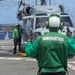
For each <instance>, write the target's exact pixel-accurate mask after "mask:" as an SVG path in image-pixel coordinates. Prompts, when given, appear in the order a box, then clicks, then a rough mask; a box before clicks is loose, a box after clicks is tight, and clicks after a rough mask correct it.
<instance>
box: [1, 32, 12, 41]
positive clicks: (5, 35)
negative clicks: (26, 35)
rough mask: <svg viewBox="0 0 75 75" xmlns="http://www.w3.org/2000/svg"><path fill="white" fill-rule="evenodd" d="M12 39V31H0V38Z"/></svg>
mask: <svg viewBox="0 0 75 75" xmlns="http://www.w3.org/2000/svg"><path fill="white" fill-rule="evenodd" d="M6 39H12V32H0V40H6Z"/></svg>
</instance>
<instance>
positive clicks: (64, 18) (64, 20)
mask: <svg viewBox="0 0 75 75" xmlns="http://www.w3.org/2000/svg"><path fill="white" fill-rule="evenodd" d="M61 18H62V21H63V22H64V26H68V27H73V24H72V22H71V18H70V17H68V16H67V17H66V16H64V17H61Z"/></svg>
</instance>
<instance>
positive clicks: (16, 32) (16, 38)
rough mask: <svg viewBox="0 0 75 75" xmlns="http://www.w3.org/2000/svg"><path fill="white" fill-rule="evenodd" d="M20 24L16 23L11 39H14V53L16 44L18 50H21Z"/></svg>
mask: <svg viewBox="0 0 75 75" xmlns="http://www.w3.org/2000/svg"><path fill="white" fill-rule="evenodd" d="M20 27H21V26H20V24H16V26H15V29H14V30H13V35H12V37H13V41H14V53H13V54H16V50H17V45H18V47H19V52H20V51H21V28H20Z"/></svg>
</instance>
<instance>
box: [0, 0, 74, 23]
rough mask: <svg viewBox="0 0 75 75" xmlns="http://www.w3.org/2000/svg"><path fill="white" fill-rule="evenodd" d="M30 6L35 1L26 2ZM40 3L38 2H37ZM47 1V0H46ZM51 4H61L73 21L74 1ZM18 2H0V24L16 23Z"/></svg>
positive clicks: (5, 0)
mask: <svg viewBox="0 0 75 75" xmlns="http://www.w3.org/2000/svg"><path fill="white" fill-rule="evenodd" d="M27 1H28V2H29V3H31V5H34V4H33V3H34V2H35V0H27ZM37 1H40V0H37ZM46 1H48V0H46ZM51 1H52V2H51V3H52V4H63V6H64V7H65V12H68V13H69V14H70V15H72V16H73V19H74V21H75V0H51ZM17 7H18V0H3V1H2V0H1V1H0V24H11V23H17V22H18V20H17V19H16V14H17Z"/></svg>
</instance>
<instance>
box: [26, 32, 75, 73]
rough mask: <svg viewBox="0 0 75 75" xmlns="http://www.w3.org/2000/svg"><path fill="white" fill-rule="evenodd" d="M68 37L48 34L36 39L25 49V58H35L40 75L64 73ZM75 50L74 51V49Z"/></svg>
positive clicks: (53, 33)
mask: <svg viewBox="0 0 75 75" xmlns="http://www.w3.org/2000/svg"><path fill="white" fill-rule="evenodd" d="M68 43H69V42H68V37H67V36H65V35H62V34H58V33H55V32H50V33H47V34H44V35H42V36H40V37H38V38H37V39H36V40H35V41H34V43H33V44H31V43H30V42H28V43H27V44H26V47H25V52H26V54H27V56H30V57H34V56H37V60H38V66H39V69H40V72H39V73H40V74H42V73H57V72H64V73H65V72H66V69H67V55H68V51H67V47H68V48H69V46H68V45H70V44H68ZM74 50H75V49H74Z"/></svg>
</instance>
